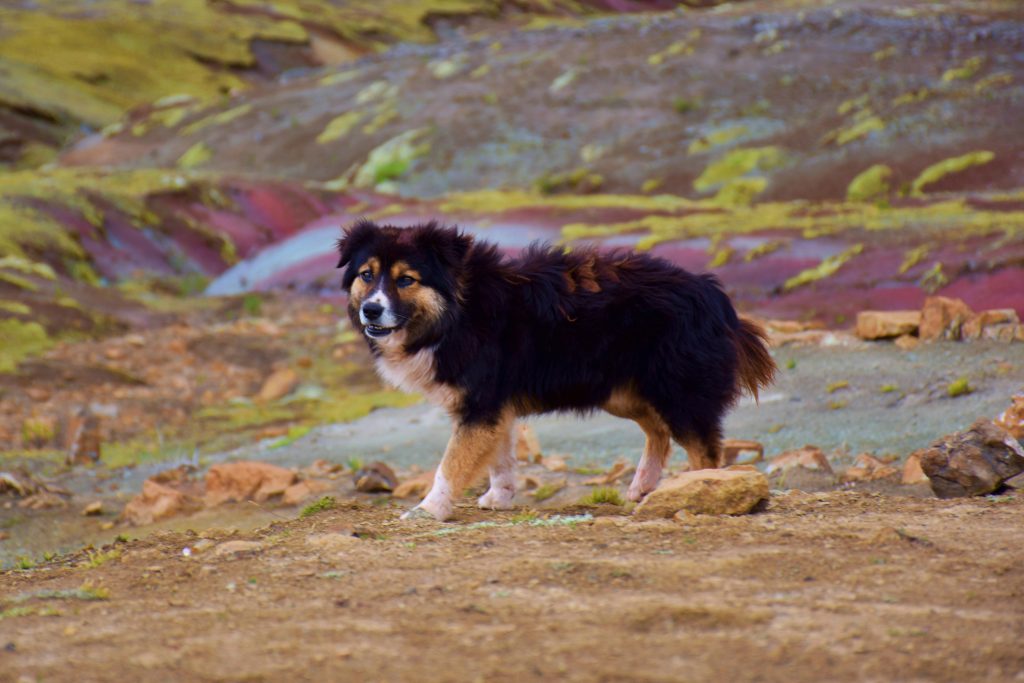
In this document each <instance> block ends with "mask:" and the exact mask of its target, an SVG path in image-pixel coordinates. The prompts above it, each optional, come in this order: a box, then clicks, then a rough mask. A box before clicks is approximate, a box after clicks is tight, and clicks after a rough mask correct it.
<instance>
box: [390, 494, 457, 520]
mask: <svg viewBox="0 0 1024 683" xmlns="http://www.w3.org/2000/svg"><path fill="white" fill-rule="evenodd" d="M451 514H452V510H451V508H450V507H447V508H446V507H443V506H438V505H434V504H432V503H431V501H430V500H429V499H425V500H424V501H423V502H422V503H420V504H419V505H417V506H416V507H414V508H412V509H411V510H406V511H405V513H404V514H403V515H402V519H404V520H410V521H413V520H417V519H429V520H436V521H438V522H443V521H445V520H446V519H448V518H449V517H451Z"/></svg>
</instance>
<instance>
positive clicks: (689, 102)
mask: <svg viewBox="0 0 1024 683" xmlns="http://www.w3.org/2000/svg"><path fill="white" fill-rule="evenodd" d="M672 109H674V110H675V112H676V113H677V114H689V113H690V112H691V111H696V110H697V109H700V100H694V99H691V98H689V97H676V98H675V99H673V100H672Z"/></svg>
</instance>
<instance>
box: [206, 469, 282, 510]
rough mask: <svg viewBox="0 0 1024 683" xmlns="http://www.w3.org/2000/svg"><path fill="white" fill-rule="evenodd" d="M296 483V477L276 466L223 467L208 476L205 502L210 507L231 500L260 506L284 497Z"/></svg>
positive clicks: (207, 474)
mask: <svg viewBox="0 0 1024 683" xmlns="http://www.w3.org/2000/svg"><path fill="white" fill-rule="evenodd" d="M294 483H295V473H294V472H292V471H291V470H288V469H285V468H283V467H278V466H277V465H271V464H269V463H265V462H254V461H247V460H243V461H241V462H230V463H223V464H220V465H214V466H213V467H211V468H210V471H209V472H207V473H206V497H205V501H204V502H205V503H206V505H207V506H214V505H220V504H221V503H225V502H227V501H232V500H235V501H242V500H254V501H256V502H257V503H261V502H263V501H265V500H267V499H268V498H270V497H271V496H276V495H280V494H283V493H284V492H285V490H286V489H287V488H288V487H289V486H291V485H292V484H294Z"/></svg>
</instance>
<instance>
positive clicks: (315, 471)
mask: <svg viewBox="0 0 1024 683" xmlns="http://www.w3.org/2000/svg"><path fill="white" fill-rule="evenodd" d="M344 469H345V466H344V465H342V464H341V463H337V462H331V461H330V460H324V459H323V458H318V459H316V460H314V461H313V462H312V463H311V464H310V465H309V467H306V468H305V469H303V470H302V473H303V474H305V475H307V476H309V477H329V476H330V475H332V474H337V473H338V472H341V471H342V470H344Z"/></svg>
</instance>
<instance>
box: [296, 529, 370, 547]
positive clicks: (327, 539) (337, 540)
mask: <svg viewBox="0 0 1024 683" xmlns="http://www.w3.org/2000/svg"><path fill="white" fill-rule="evenodd" d="M359 542H360V541H359V537H358V536H355V535H354V534H352V533H351V532H350V533H340V532H331V533H326V534H312V535H311V536H308V537H307V538H306V545H308V546H310V547H311V548H314V549H316V550H326V551H328V552H336V551H340V550H348V549H349V548H351V547H352V546H354V545H358V544H359Z"/></svg>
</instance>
